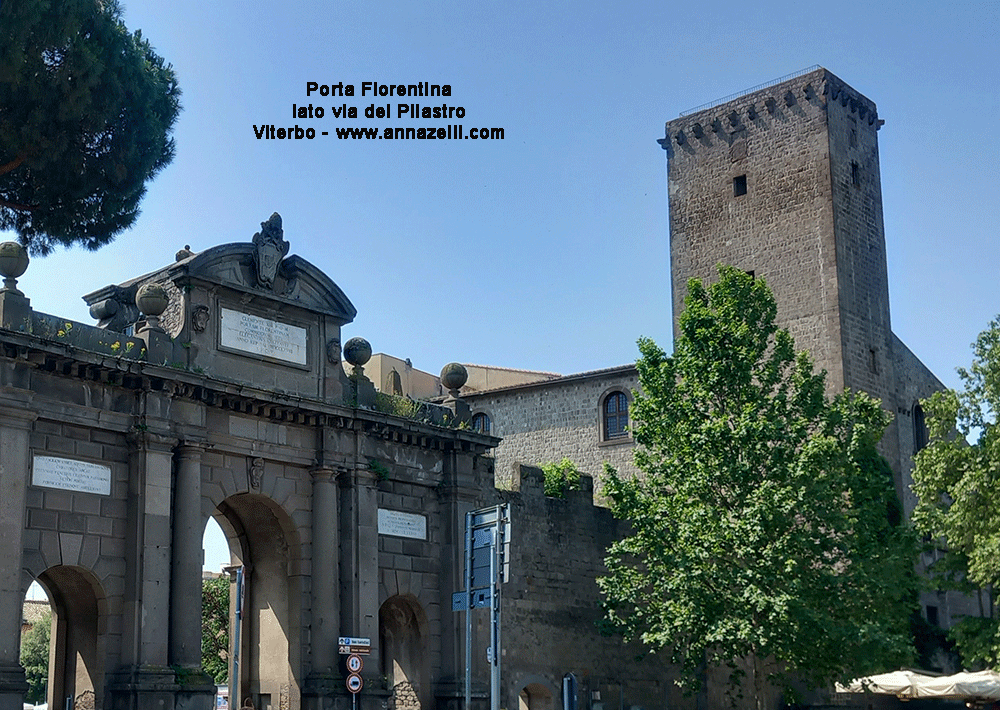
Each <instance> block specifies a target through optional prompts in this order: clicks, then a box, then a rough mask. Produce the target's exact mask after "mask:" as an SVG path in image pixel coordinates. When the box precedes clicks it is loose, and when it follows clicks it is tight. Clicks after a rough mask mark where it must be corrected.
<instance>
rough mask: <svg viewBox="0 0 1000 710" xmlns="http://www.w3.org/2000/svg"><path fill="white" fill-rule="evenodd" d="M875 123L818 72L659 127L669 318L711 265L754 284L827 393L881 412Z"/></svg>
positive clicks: (881, 260)
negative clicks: (875, 404)
mask: <svg viewBox="0 0 1000 710" xmlns="http://www.w3.org/2000/svg"><path fill="white" fill-rule="evenodd" d="M880 123H881V121H880V120H879V118H878V114H877V113H876V110H875V104H874V103H872V102H871V101H870V100H868V99H867V98H865V97H864V96H862V95H861V94H859V93H858V92H856V91H855V90H854V89H851V88H850V87H849V86H847V85H845V84H844V82H842V81H841V80H839V79H838V78H837V77H835V76H834V75H833V74H831V73H830V72H828V71H827V70H825V69H817V70H815V71H812V72H809V73H807V74H804V75H801V76H798V77H796V78H793V79H789V80H787V81H783V82H781V83H778V84H776V85H774V86H770V87H767V88H764V89H760V90H757V91H754V92H752V93H749V94H746V95H744V96H740V97H738V98H735V99H733V100H730V101H726V102H725V103H722V104H719V105H717V106H712V107H710V108H706V109H704V110H698V111H697V112H694V113H691V114H689V115H686V116H682V117H681V118H678V119H676V120H673V121H670V122H669V123H668V124H667V136H666V139H665V140H664V145H665V147H666V148H667V151H668V156H669V157H668V186H669V196H670V238H671V259H672V265H671V266H672V275H673V304H674V314H675V316H676V314H679V313H680V311H681V309H682V307H683V300H684V295H685V293H686V292H687V281H688V279H689V278H691V277H694V276H697V277H709V278H710V277H711V275H712V274H713V273H714V270H715V266H716V264H719V263H724V264H731V265H733V266H736V267H738V268H741V269H744V270H746V271H748V272H752V273H753V274H754V275H756V276H759V277H764V278H765V279H766V280H767V282H768V284H769V285H770V287H771V288H772V289H773V291H774V294H775V297H776V298H777V301H778V308H779V318H780V321H781V322H782V324H783V325H785V326H787V327H788V328H789V329H790V330H791V333H792V335H793V336H794V337H795V342H796V345H797V346H798V347H799V348H800V349H805V350H808V351H809V352H810V353H811V354H812V356H813V358H814V359H815V360H816V363H817V365H818V366H819V367H823V368H825V369H826V370H827V372H828V373H829V375H828V376H829V380H830V386H831V388H832V389H833V390H835V391H839V390H842V389H843V388H844V387H845V386H847V387H856V388H859V389H864V390H866V391H869V392H871V393H872V394H875V395H876V396H879V397H882V398H883V399H884V398H885V397H886V396H887V395H888V394H889V391H888V389H887V385H886V383H887V381H889V380H891V370H892V364H891V360H890V358H889V354H890V346H889V339H890V334H891V330H890V325H889V290H888V283H887V277H886V262H885V236H884V233H883V228H882V194H881V184H880V181H879V163H878V138H877V135H878V134H877V130H878V127H879V125H880ZM668 140H669V143H667V141H668Z"/></svg>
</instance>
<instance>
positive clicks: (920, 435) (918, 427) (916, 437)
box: [913, 403, 928, 453]
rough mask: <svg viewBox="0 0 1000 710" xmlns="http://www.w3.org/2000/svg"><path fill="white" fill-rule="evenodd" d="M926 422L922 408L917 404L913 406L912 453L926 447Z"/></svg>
mask: <svg viewBox="0 0 1000 710" xmlns="http://www.w3.org/2000/svg"><path fill="white" fill-rule="evenodd" d="M927 439H928V436H927V421H926V419H925V418H924V408H923V407H921V406H920V404H919V403H917V404H914V405H913V453H918V452H919V451H920V450H921V449H922V448H924V447H925V446H927Z"/></svg>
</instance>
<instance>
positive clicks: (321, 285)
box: [167, 243, 357, 324]
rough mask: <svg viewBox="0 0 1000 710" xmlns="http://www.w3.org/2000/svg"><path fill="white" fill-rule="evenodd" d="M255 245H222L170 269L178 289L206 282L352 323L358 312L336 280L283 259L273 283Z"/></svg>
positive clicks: (305, 264) (297, 258) (294, 259)
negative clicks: (261, 271) (263, 269)
mask: <svg viewBox="0 0 1000 710" xmlns="http://www.w3.org/2000/svg"><path fill="white" fill-rule="evenodd" d="M258 250H259V247H258V245H255V244H246V243H235V244H221V245H219V246H216V247H212V248H211V249H206V250H205V251H203V252H199V253H198V254H194V255H192V256H189V257H187V258H186V259H183V260H181V261H178V262H177V263H175V264H172V265H171V266H169V267H168V268H167V276H168V278H170V280H171V281H173V282H174V283H176V284H177V285H178V286H183V285H184V284H185V283H188V284H191V285H194V284H195V283H197V282H203V283H208V284H213V285H218V286H225V287H228V288H231V289H234V290H237V291H243V292H245V293H248V294H252V295H254V296H256V297H258V298H263V299H267V300H274V301H278V302H280V303H287V304H289V305H294V306H297V307H299V308H303V309H305V310H308V311H312V312H317V313H323V314H325V315H329V316H333V317H334V318H336V319H337V320H338V321H340V323H341V324H343V323H350V322H351V321H353V320H354V317H355V316H356V315H357V309H356V308H355V307H354V305H353V304H352V303H351V301H350V299H348V298H347V296H346V295H345V294H344V292H343V291H341V290H340V287H339V286H337V284H335V283H334V282H333V280H332V279H331V278H330V277H329V276H327V275H326V274H325V273H323V272H322V271H321V270H320V269H319V268H317V267H316V266H314V265H313V264H311V263H309V262H308V261H306V260H305V259H303V258H302V257H300V256H297V255H292V256H289V257H285V258H280V260H279V261H278V263H277V264H276V266H275V267H274V268H273V272H272V274H270V279H269V280H264V279H262V278H261V277H260V275H259V268H258V265H257V264H258V261H257V259H256V258H255V256H256V255H257V254H258Z"/></svg>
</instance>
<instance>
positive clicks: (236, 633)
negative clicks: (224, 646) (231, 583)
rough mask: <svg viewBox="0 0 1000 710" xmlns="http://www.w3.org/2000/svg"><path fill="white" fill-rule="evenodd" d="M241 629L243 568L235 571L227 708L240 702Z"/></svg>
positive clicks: (236, 705) (236, 706) (235, 706)
mask: <svg viewBox="0 0 1000 710" xmlns="http://www.w3.org/2000/svg"><path fill="white" fill-rule="evenodd" d="M242 627H243V568H242V567H238V568H237V569H236V628H235V629H234V630H233V677H232V678H231V679H230V683H229V700H230V704H229V707H231V708H238V707H239V706H240V705H239V702H240V629H241V628H242Z"/></svg>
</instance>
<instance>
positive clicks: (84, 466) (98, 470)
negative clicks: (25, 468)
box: [31, 456, 111, 496]
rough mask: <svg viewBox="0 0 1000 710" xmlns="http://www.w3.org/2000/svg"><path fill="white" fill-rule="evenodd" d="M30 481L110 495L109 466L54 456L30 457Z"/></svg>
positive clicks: (46, 485) (39, 484)
mask: <svg viewBox="0 0 1000 710" xmlns="http://www.w3.org/2000/svg"><path fill="white" fill-rule="evenodd" d="M31 483H32V485H35V486H42V487H44V488H59V489H62V490H64V491H80V492H82V493H96V494H97V495H101V496H106V495H111V467H110V466H104V465H102V464H98V463H89V462H87V461H77V460H75V459H61V458H56V457H55V456H35V457H33V459H32V466H31Z"/></svg>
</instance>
